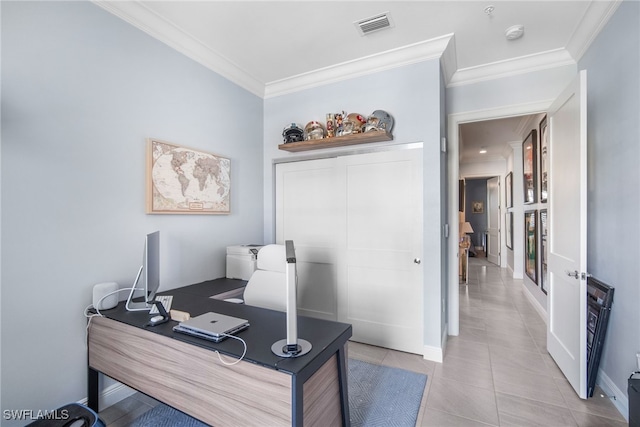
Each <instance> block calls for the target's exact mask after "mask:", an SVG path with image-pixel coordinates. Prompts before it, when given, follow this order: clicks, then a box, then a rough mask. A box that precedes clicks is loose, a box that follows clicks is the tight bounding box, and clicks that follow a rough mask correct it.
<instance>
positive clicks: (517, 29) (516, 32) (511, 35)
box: [504, 25, 524, 40]
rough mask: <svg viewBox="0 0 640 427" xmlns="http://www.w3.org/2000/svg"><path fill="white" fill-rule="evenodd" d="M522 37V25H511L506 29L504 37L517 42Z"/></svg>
mask: <svg viewBox="0 0 640 427" xmlns="http://www.w3.org/2000/svg"><path fill="white" fill-rule="evenodd" d="M523 35H524V25H513V26H511V27H509V28H507V29H506V30H505V32H504V36H505V37H506V38H507V40H517V39H519V38H520V37H522V36H523Z"/></svg>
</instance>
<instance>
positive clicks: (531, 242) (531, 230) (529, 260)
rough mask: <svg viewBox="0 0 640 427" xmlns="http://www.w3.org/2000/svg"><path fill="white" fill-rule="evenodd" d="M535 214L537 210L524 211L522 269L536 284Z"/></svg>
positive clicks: (536, 246)
mask: <svg viewBox="0 0 640 427" xmlns="http://www.w3.org/2000/svg"><path fill="white" fill-rule="evenodd" d="M537 214H538V211H537V210H533V211H526V212H525V213H524V247H525V250H524V271H525V273H526V275H527V276H529V278H530V279H531V280H532V281H533V283H535V284H536V285H537V284H538V244H537V243H538V233H537Z"/></svg>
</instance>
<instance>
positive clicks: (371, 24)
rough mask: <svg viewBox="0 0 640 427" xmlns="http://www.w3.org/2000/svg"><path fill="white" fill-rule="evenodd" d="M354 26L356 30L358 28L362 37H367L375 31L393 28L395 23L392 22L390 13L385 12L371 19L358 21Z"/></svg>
mask: <svg viewBox="0 0 640 427" xmlns="http://www.w3.org/2000/svg"><path fill="white" fill-rule="evenodd" d="M354 24H355V26H356V28H358V31H359V32H360V35H362V36H365V35H367V34H369V33H372V32H374V31H379V30H383V29H385V28H391V27H392V26H393V22H392V21H391V16H389V12H385V13H382V14H379V15H376V16H372V17H371V18H367V19H362V20H360V21H356V22H354Z"/></svg>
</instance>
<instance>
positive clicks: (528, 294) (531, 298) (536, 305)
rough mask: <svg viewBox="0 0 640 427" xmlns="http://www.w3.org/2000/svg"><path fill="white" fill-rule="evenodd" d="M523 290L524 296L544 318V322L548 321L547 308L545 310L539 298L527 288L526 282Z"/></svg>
mask: <svg viewBox="0 0 640 427" xmlns="http://www.w3.org/2000/svg"><path fill="white" fill-rule="evenodd" d="M522 291H523V292H524V296H526V297H527V299H528V300H529V302H530V303H531V305H532V306H533V308H535V309H536V311H537V312H538V314H539V315H540V317H541V318H542V320H544V323H547V310H545V309H544V307H542V304H540V302H538V300H537V299H536V298H535V297H534V296H533V295H531V292H529V289H527V287H526V286H525V284H524V283H523V284H522Z"/></svg>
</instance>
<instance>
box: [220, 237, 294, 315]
mask: <svg viewBox="0 0 640 427" xmlns="http://www.w3.org/2000/svg"><path fill="white" fill-rule="evenodd" d="M286 265H287V257H286V251H285V246H284V245H267V246H264V247H262V248H261V249H260V251H259V252H258V262H257V270H256V271H254V272H253V274H252V275H251V278H250V279H249V282H248V283H247V286H246V287H245V289H244V303H245V304H247V305H253V306H256V307H262V308H268V309H271V310H278V311H286V310H287V283H286V278H285V269H286ZM225 301H229V302H242V300H239V299H236V298H231V299H228V300H225Z"/></svg>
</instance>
